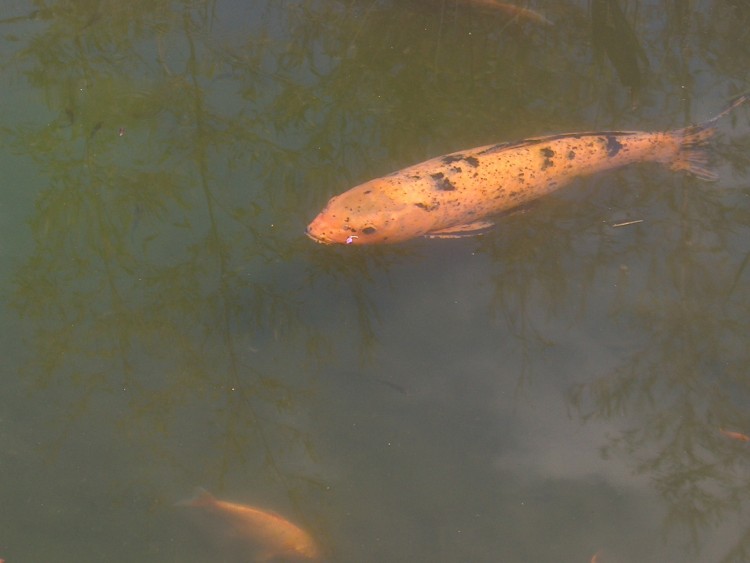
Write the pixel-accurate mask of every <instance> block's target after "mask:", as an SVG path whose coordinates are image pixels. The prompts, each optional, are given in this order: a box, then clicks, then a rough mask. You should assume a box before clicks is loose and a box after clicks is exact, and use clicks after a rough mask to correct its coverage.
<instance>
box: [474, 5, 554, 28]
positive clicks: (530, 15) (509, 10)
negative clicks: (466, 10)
mask: <svg viewBox="0 0 750 563" xmlns="http://www.w3.org/2000/svg"><path fill="white" fill-rule="evenodd" d="M464 4H469V5H471V6H474V7H475V8H478V9H480V10H484V11H492V12H502V13H503V14H505V15H506V16H508V17H509V18H516V17H517V18H518V19H520V20H528V21H530V22H532V23H536V24H540V25H552V22H551V21H549V20H548V19H547V18H545V17H544V16H543V15H542V14H540V13H539V12H537V11H535V10H531V9H529V8H524V7H522V6H517V5H515V4H509V3H508V2H499V1H498V0H464Z"/></svg>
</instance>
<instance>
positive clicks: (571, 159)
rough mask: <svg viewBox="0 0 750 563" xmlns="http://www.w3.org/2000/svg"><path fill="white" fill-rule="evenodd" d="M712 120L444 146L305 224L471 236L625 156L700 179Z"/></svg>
mask: <svg viewBox="0 0 750 563" xmlns="http://www.w3.org/2000/svg"><path fill="white" fill-rule="evenodd" d="M748 99H750V97H749V96H746V95H743V96H741V97H740V98H738V99H737V100H735V101H734V103H732V104H731V105H730V106H729V107H728V108H727V109H725V110H724V111H723V112H721V113H720V114H719V115H717V116H716V117H714V118H712V119H709V120H708V121H705V122H703V123H699V124H697V125H691V126H689V127H685V128H682V129H677V130H674V131H663V132H647V131H597V132H581V133H564V134H559V135H550V136H546V137H536V138H531V139H525V140H523V141H518V142H515V143H500V144H496V145H486V146H482V147H478V148H474V149H469V150H464V151H459V152H454V153H451V154H447V155H444V156H439V157H437V158H433V159H431V160H427V161H425V162H422V163H419V164H415V165H413V166H409V167H408V168H404V169H402V170H399V171H397V172H393V173H391V174H389V175H387V176H383V177H381V178H376V179H374V180H370V181H369V182H365V183H364V184H360V185H359V186H356V187H354V188H351V189H350V190H348V191H346V192H344V193H342V194H340V195H338V196H335V197H333V198H331V199H330V201H329V202H328V204H327V205H326V206H325V208H324V209H323V210H322V211H321V212H320V213H319V214H318V216H317V217H315V219H313V221H312V222H311V223H310V224H309V225H308V227H307V236H309V237H310V238H311V239H313V240H314V241H316V242H319V243H321V244H352V245H359V244H391V243H397V242H402V241H406V240H409V239H413V238H416V237H421V236H425V237H430V238H456V237H462V236H472V235H476V234H480V233H481V232H483V231H484V230H486V229H488V228H489V227H491V226H492V225H493V222H492V217H493V216H495V215H499V214H501V213H505V212H508V211H510V210H513V209H515V208H519V207H521V206H523V205H525V204H527V203H529V202H531V201H533V200H535V199H537V198H540V197H542V196H544V195H546V194H549V193H551V192H553V191H555V190H558V189H560V188H562V187H564V186H566V185H568V184H569V183H570V182H571V181H573V180H574V179H576V178H579V177H583V176H589V175H592V174H595V173H597V172H603V171H605V170H614V169H617V168H621V167H623V166H626V165H628V164H632V163H635V162H658V163H661V164H664V165H666V166H668V167H669V168H670V169H671V170H683V171H686V172H688V173H690V174H692V175H694V176H696V177H698V178H701V179H703V180H716V179H717V178H718V175H717V174H716V172H714V171H713V170H712V169H711V168H710V167H709V165H708V162H709V158H708V150H707V149H708V145H709V142H710V140H711V138H712V137H713V136H714V135H715V133H716V129H715V126H716V122H717V121H718V120H719V119H720V118H721V117H723V116H725V115H726V114H728V113H729V112H730V111H732V110H733V109H734V108H736V107H737V106H739V105H741V104H743V103H745V102H746V101H748Z"/></svg>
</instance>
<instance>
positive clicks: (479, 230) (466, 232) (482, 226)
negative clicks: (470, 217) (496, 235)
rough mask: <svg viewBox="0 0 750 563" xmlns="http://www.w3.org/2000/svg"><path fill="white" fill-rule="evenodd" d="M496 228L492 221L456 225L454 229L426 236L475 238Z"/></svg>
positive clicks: (426, 235)
mask: <svg viewBox="0 0 750 563" xmlns="http://www.w3.org/2000/svg"><path fill="white" fill-rule="evenodd" d="M494 226H495V223H493V222H492V221H475V222H473V223H465V224H463V225H454V226H453V227H447V228H445V229H440V230H439V231H431V232H429V233H427V234H425V235H424V236H425V237H427V238H464V237H475V236H477V235H482V234H484V233H486V232H487V231H488V230H489V229H491V228H492V227H494Z"/></svg>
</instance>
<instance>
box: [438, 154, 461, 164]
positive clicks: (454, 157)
mask: <svg viewBox="0 0 750 563" xmlns="http://www.w3.org/2000/svg"><path fill="white" fill-rule="evenodd" d="M463 159H464V155H462V154H449V155H446V156H444V157H443V158H441V159H440V160H441V161H442V163H443V164H452V163H454V162H458V161H459V160H463Z"/></svg>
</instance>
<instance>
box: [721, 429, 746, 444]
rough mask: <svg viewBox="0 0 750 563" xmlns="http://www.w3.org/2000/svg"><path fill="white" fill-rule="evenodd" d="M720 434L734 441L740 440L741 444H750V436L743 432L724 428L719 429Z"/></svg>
mask: <svg viewBox="0 0 750 563" xmlns="http://www.w3.org/2000/svg"><path fill="white" fill-rule="evenodd" d="M719 432H721V433H722V434H724V436H726V437H727V438H731V439H732V440H739V441H740V442H750V436H748V435H747V434H743V433H742V432H734V431H733V430H725V429H723V428H719Z"/></svg>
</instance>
